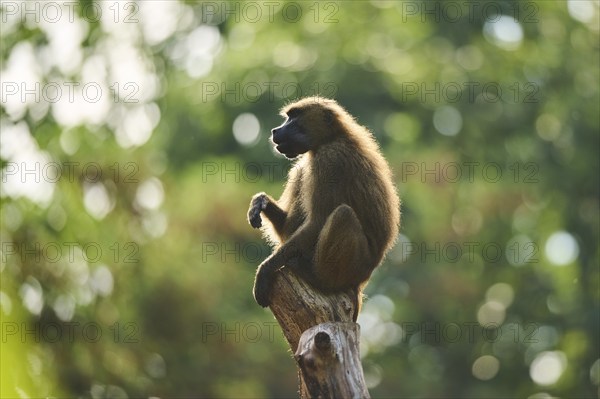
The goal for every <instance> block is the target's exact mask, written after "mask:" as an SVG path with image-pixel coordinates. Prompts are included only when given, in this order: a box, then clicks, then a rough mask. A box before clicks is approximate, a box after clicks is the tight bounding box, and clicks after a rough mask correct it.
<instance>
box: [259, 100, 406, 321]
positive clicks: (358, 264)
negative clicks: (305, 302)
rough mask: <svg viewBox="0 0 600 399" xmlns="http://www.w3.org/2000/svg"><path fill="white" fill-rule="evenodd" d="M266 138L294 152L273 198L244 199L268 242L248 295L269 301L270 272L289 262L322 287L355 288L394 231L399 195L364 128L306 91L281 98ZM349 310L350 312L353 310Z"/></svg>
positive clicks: (289, 154) (284, 150) (332, 103)
mask: <svg viewBox="0 0 600 399" xmlns="http://www.w3.org/2000/svg"><path fill="white" fill-rule="evenodd" d="M281 115H282V116H284V117H285V118H286V121H285V122H284V123H283V124H282V125H281V126H279V127H276V128H274V129H273V130H272V131H271V132H272V134H273V136H272V141H273V143H274V144H275V146H276V149H277V151H279V152H280V153H282V154H283V155H285V156H286V157H287V158H290V159H292V158H297V160H296V162H295V165H294V167H293V168H292V171H291V172H290V175H289V178H288V182H287V184H286V186H285V190H284V192H283V194H282V196H281V198H280V199H279V200H278V201H275V200H274V199H273V198H272V197H270V196H269V195H267V194H265V193H258V194H256V195H255V196H254V197H253V198H252V201H251V203H250V209H249V210H248V221H249V222H250V224H251V225H252V227H254V228H259V227H261V226H262V219H261V212H262V213H263V214H264V215H265V216H266V217H267V219H268V220H269V222H270V224H269V225H268V226H264V228H263V230H264V232H265V233H266V235H267V236H268V238H269V239H270V240H271V241H272V242H273V243H275V245H276V247H275V250H274V251H273V253H272V254H271V255H270V256H269V257H268V258H267V259H265V261H263V263H262V264H261V265H260V266H259V267H258V270H257V272H256V280H255V282H254V298H255V299H256V302H258V304H259V305H261V306H263V307H266V306H269V304H270V291H271V287H272V283H273V278H274V272H275V271H276V270H277V269H278V268H280V267H282V266H286V267H290V268H291V269H292V270H293V271H294V272H295V273H296V274H297V275H299V276H300V277H301V278H304V279H305V280H306V281H308V282H309V283H310V284H311V285H312V286H314V287H315V288H317V289H319V290H321V291H323V292H325V293H331V292H340V291H344V290H347V289H353V290H354V292H355V293H356V295H357V301H358V302H357V304H358V306H357V312H358V308H360V303H361V297H362V289H363V287H364V286H365V284H366V282H367V280H368V279H369V277H370V276H371V273H372V272H373V269H375V267H377V266H378V265H379V264H380V263H381V261H382V259H383V257H384V256H385V253H386V252H387V251H388V250H389V249H390V248H391V246H392V244H393V242H394V241H395V239H396V236H397V234H398V227H399V223H400V201H399V199H398V196H397V194H396V190H395V188H394V184H393V182H392V176H391V173H390V170H389V167H388V165H387V163H386V161H385V159H384V158H383V156H382V155H381V153H380V151H379V147H378V145H377V143H376V142H375V139H374V137H373V135H372V134H371V132H369V130H367V129H366V128H365V127H363V126H360V125H359V124H358V123H357V122H356V121H355V120H354V118H353V117H352V116H351V115H350V114H348V113H347V112H346V111H345V110H344V109H343V108H342V107H341V106H340V105H338V104H337V103H336V102H335V101H334V100H329V99H325V98H321V97H309V98H304V99H302V100H300V101H297V102H294V103H292V104H289V105H287V106H285V107H284V108H283V109H282V110H281ZM355 316H356V315H355Z"/></svg>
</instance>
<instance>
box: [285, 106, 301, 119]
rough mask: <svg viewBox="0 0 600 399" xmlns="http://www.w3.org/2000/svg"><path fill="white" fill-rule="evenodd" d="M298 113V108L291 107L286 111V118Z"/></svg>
mask: <svg viewBox="0 0 600 399" xmlns="http://www.w3.org/2000/svg"><path fill="white" fill-rule="evenodd" d="M298 115H300V110H299V109H298V108H292V109H290V110H289V111H288V112H287V116H288V118H295V117H297V116H298Z"/></svg>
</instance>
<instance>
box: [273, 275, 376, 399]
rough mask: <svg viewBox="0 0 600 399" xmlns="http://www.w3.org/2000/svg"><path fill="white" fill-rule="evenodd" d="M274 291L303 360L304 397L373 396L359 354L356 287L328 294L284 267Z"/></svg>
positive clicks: (277, 310) (277, 309)
mask: <svg viewBox="0 0 600 399" xmlns="http://www.w3.org/2000/svg"><path fill="white" fill-rule="evenodd" d="M276 274H277V277H276V278H275V284H274V287H273V291H272V296H271V305H270V308H271V311H272V312H273V314H274V315H275V318H276V319H277V321H278V323H279V325H280V326H281V329H282V330H283V335H284V336H285V338H286V340H287V341H288V344H289V345H290V348H291V349H292V352H293V353H294V354H295V356H294V358H295V359H296V363H297V365H298V369H299V372H298V378H299V386H300V396H301V397H302V398H303V399H306V398H369V392H368V391H367V388H366V384H365V380H364V376H363V369H362V365H361V363H360V355H359V346H358V344H359V331H360V327H359V325H358V324H356V323H354V322H353V320H352V317H353V315H354V313H355V307H356V300H355V298H353V295H355V294H354V293H352V292H348V293H339V294H333V295H325V294H323V293H321V292H319V291H317V290H315V289H314V288H312V287H311V286H310V285H309V284H308V283H307V282H305V281H304V280H302V279H300V278H299V277H297V276H296V275H295V274H294V273H293V272H291V271H290V270H289V269H287V268H285V267H283V268H281V269H280V270H279V271H278V272H277V273H276Z"/></svg>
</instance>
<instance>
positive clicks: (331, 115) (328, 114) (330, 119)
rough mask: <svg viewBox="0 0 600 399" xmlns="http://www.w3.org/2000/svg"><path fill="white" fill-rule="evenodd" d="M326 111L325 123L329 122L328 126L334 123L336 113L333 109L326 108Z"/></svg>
mask: <svg viewBox="0 0 600 399" xmlns="http://www.w3.org/2000/svg"><path fill="white" fill-rule="evenodd" d="M324 112H325V123H326V124H327V126H331V125H333V122H334V121H335V114H334V113H333V111H332V110H330V109H327V108H325V110H324Z"/></svg>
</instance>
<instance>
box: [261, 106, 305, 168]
mask: <svg viewBox="0 0 600 399" xmlns="http://www.w3.org/2000/svg"><path fill="white" fill-rule="evenodd" d="M300 119H301V116H300V115H288V117H287V120H286V121H285V122H284V123H283V124H282V125H281V126H278V127H276V128H274V129H272V130H271V133H272V134H273V136H272V137H271V140H272V141H273V143H274V144H275V149H277V151H278V152H279V153H281V154H283V155H285V157H286V158H289V159H292V158H296V157H297V156H298V155H300V154H304V153H305V152H308V151H309V150H310V149H311V146H310V137H309V135H308V134H307V133H306V131H305V130H304V129H303V128H302V124H301V120H300Z"/></svg>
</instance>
